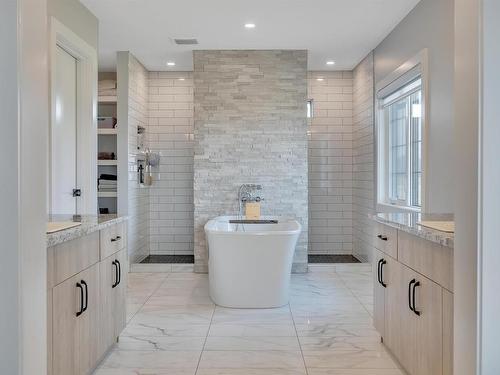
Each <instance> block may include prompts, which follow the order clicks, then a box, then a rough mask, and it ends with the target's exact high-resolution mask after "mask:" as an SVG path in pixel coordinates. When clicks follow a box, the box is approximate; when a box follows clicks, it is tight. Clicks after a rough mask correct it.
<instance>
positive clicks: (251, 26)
mask: <svg viewBox="0 0 500 375" xmlns="http://www.w3.org/2000/svg"><path fill="white" fill-rule="evenodd" d="M245 27H246V28H247V29H255V24H254V23H246V24H245Z"/></svg>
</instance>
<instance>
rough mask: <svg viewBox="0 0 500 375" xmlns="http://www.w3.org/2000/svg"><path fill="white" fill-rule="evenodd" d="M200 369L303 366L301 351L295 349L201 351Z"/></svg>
mask: <svg viewBox="0 0 500 375" xmlns="http://www.w3.org/2000/svg"><path fill="white" fill-rule="evenodd" d="M198 368H200V369H205V368H279V369H282V368H283V369H286V368H300V369H303V368H304V360H303V358H302V353H301V352H300V351H298V350H296V351H279V350H274V351H273V350H268V351H231V352H227V351H203V354H202V355H201V360H200V365H199V366H198Z"/></svg>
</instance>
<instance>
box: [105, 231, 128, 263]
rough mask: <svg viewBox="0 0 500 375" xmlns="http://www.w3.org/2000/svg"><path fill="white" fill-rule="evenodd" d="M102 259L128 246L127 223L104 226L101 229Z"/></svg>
mask: <svg viewBox="0 0 500 375" xmlns="http://www.w3.org/2000/svg"><path fill="white" fill-rule="evenodd" d="M100 241H101V260H104V259H106V258H107V257H109V256H110V255H113V254H114V253H116V252H117V251H120V250H121V249H123V248H125V247H126V246H127V227H126V225H125V223H118V224H116V225H113V226H110V227H108V228H104V229H102V230H101V231H100Z"/></svg>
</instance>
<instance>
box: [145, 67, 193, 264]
mask: <svg viewBox="0 0 500 375" xmlns="http://www.w3.org/2000/svg"><path fill="white" fill-rule="evenodd" d="M148 134H149V147H150V148H151V149H152V150H153V151H156V152H159V153H160V155H161V161H160V167H159V172H160V175H159V179H157V180H156V181H155V182H154V184H153V185H152V186H151V187H150V218H151V222H150V234H151V235H150V249H151V254H172V255H173V254H190V255H192V254H193V235H194V234H193V228H194V224H193V73H192V72H149V128H148Z"/></svg>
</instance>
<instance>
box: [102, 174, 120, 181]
mask: <svg viewBox="0 0 500 375" xmlns="http://www.w3.org/2000/svg"><path fill="white" fill-rule="evenodd" d="M99 179H100V180H112V181H113V180H114V181H116V175H114V174H108V173H101V175H100V176H99Z"/></svg>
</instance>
